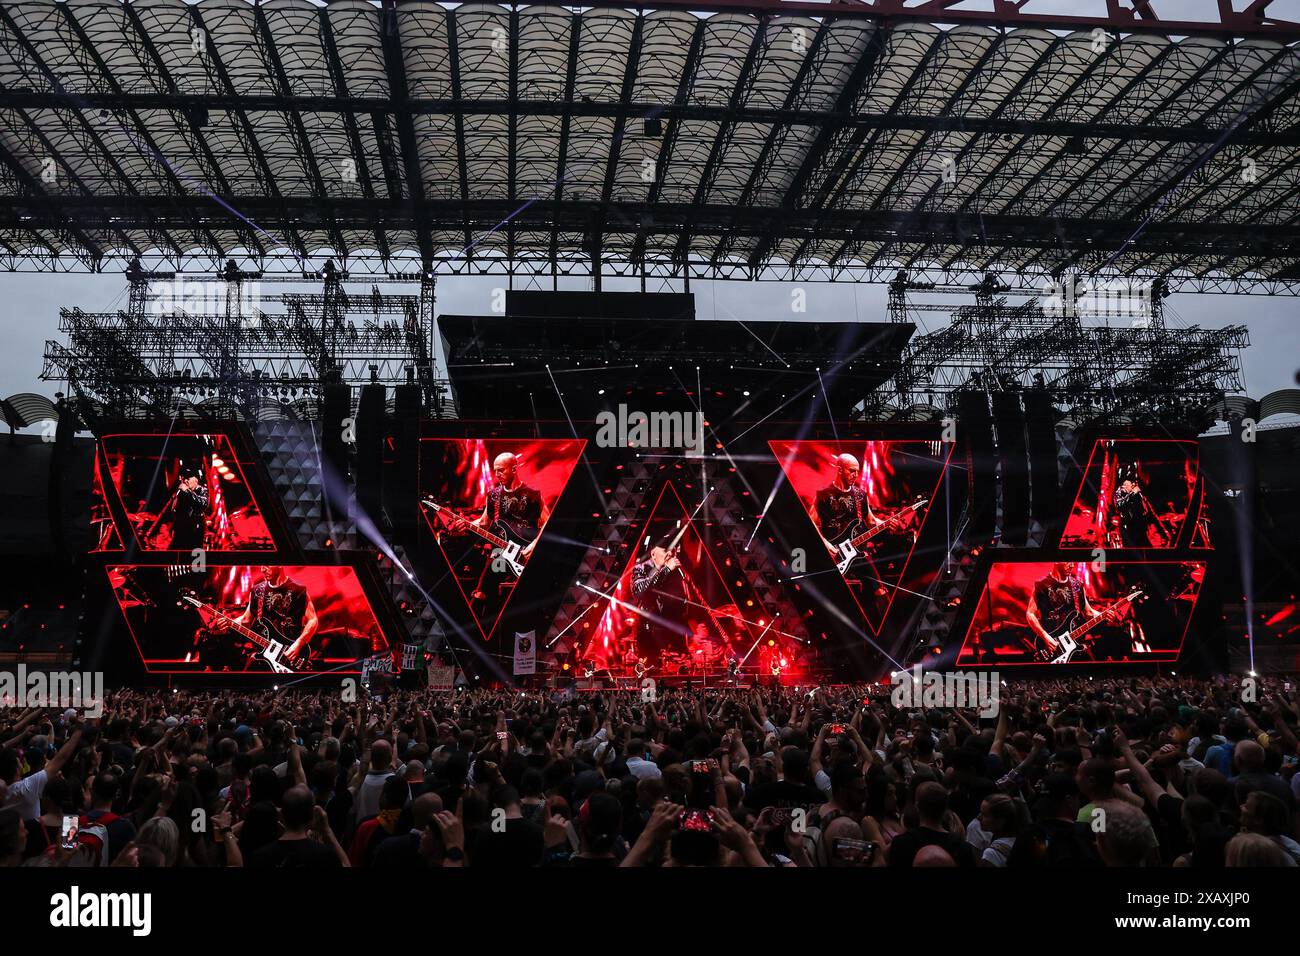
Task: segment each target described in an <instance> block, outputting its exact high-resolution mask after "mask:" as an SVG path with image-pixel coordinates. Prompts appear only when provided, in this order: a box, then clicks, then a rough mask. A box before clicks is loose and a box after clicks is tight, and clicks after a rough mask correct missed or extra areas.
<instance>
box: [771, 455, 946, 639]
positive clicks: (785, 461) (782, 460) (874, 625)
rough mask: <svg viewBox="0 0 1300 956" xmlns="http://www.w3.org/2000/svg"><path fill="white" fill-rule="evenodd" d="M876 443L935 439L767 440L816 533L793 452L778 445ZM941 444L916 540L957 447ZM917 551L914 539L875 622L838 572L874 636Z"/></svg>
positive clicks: (879, 629)
mask: <svg viewBox="0 0 1300 956" xmlns="http://www.w3.org/2000/svg"><path fill="white" fill-rule="evenodd" d="M875 444H884V445H908V444H924V445H931V444H934V440H933V439H928V438H897V439H895V438H878V439H860V440H855V441H852V442H844V441H840V442H835V441H821V440H817V439H772V440H770V441H768V443H767V445H768V448H769V449H770V450H771V452H772V456H773V457H774V458H776V460H777V464H779V465H780V466H781V473H782V474H783V475H784V476H785V480H786V481H787V482H788V483H789V485H790V489H791V491H793V492H794V494H795V497H796V498H798V499H799V504H800V508H801V510H802V511H803V513H804V517H805V518H806V519H807V520H808V524H809V525H810V526H811V527H812V528H813V531H814V533H815V532H816V525H814V524H813V520H812V515H811V514H810V513H809V511H808V506H807V504H806V503H805V502H804V499H803V496H802V495H801V494H799V490H798V489H797V488H796V487H795V482H794V479H793V478H792V477H791V474H790V468H789V467H788V465H789V462H790V461H791V460H792V457H791V455H790V454H787V455H785V456H782V454H781V453H780V452H779V451H778V450H777V448H778V446H781V447H783V448H787V449H791V450H795V451H797V449H798V447H799V446H801V445H822V446H827V447H833V448H837V449H846V450H847V451H848V453H849V454H853V455H855V456H856V455H859V454H861V447H859V446H863V445H866V446H871V445H875ZM940 444H941V447H942V448H944V449H945V454H944V456H943V461H942V463H941V464H940V468H939V474H938V476H937V477H936V479H935V483H934V487H933V488H932V489H930V493H929V495H928V498H929V504H927V505H926V506H925V507H924V508H922V509H920V510H921V519H920V521H919V522H918V523H917V539H918V540H919V537H920V533H921V531H922V530H923V529H924V527H925V522H926V519H928V518H929V516H930V509H931V508H932V507H933V506H934V502H935V498H936V496H937V495H938V493H939V489H940V487H942V485H943V479H944V475H945V474H947V471H948V465H949V464H950V463H951V461H952V452H953V447H954V445H953V443H952V442H942V443H940ZM846 446H852V447H848V448H846ZM836 453H837V454H838V453H842V452H836ZM824 551H825V549H820V552H821V553H824ZM915 552H916V541H915V540H914V541H913V542H912V547H911V548H910V549H909V550H908V552H907V558H906V559H905V560H904V561H903V566H902V567H901V568H900V569H899V571H898V577H897V578H896V579H895V580H894V581H892V582H889V583H888V589H889V593H888V595H887V596H886V598H885V609H884V611H883V612H881V614H880V619H879V620H878V621H873V620H872V619H871V615H870V614H869V613H868V612H867V609H866V608H865V607H863V604H862V602H861V601H859V600H858V596H857V595H856V594H854V593H853V589H852V588H851V587H849V585H848V582H847V581H844V577H843V575H839V574H838V572H837V576H838V577H839V579H840V580H841V581H843V582H844V588H845V590H846V591H848V592H849V596H850V597H852V598H853V603H854V604H856V605H857V607H858V611H859V612H860V613H861V614H862V619H863V621H865V622H866V624H867V627H869V628H870V629H871V632H872V634H875V635H878V634H880V632H881V630H882V629H883V628H884V626H885V622H886V621H887V620H889V611H890V609H891V608H892V607H893V605H894V597H895V596H896V595H897V593H898V586H899V584H900V583H901V582H902V581H903V579H904V578H906V577H907V570H908V568H909V567H910V566H911V564H912V555H913V554H914V553H915ZM828 560H829V559H828ZM868 560H870V558H868ZM831 569H832V570H834V565H831ZM874 577H875V578H876V579H877V580H878V581H879V582H880V583H881V584H882V585H883V584H886V582H885V580H884V578H882V577H880V575H879V574H877V575H874Z"/></svg>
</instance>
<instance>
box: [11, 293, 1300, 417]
mask: <svg viewBox="0 0 1300 956" xmlns="http://www.w3.org/2000/svg"><path fill="white" fill-rule="evenodd" d="M504 284H505V283H504V278H503V277H500V276H489V277H482V278H477V277H476V278H448V279H442V280H440V281H439V283H438V309H437V310H438V312H439V313H449V314H457V313H458V314H486V313H489V312H491V300H492V290H493V289H495V288H499V287H501V286H503V285H504ZM620 285H621V284H620V283H617V282H612V281H610V280H608V279H607V280H606V282H605V288H607V289H611V288H619V287H620ZM519 287H522V285H521V286H519ZM545 287H546V288H549V284H548V285H547V286H545ZM567 287H569V288H576V289H581V288H590V283H589V281H583V280H574V281H571V282H570V283H569V284H568V286H567ZM627 287H628V288H635V286H634V285H631V284H629V285H628V286H627ZM285 288H286V287H285V286H282V285H279V284H276V285H273V286H272V285H264V286H263V291H266V292H272V291H276V292H278V291H282V290H284V289H285ZM650 288H651V289H652V290H653V288H654V287H653V286H650ZM800 288H802V289H804V290H805V291H806V294H807V307H808V311H807V313H806V314H804V315H795V314H793V313H792V311H791V290H792V289H793V286H792V285H790V284H787V283H777V282H761V283H751V282H699V281H697V282H693V283H692V284H691V291H692V292H694V293H695V296H696V310H697V315H698V317H699V318H701V319H711V318H718V319H730V320H735V319H739V320H741V321H746V322H749V321H776V320H782V319H785V320H793V319H812V320H820V321H831V322H851V321H862V322H883V321H885V289H884V287H883V286H879V285H858V286H854V285H852V284H849V283H833V284H832V283H824V282H810V283H804V284H802V285H801V286H800ZM384 289H385V291H392V292H397V291H409V292H414V291H416V288H415V287H414V286H411V287H410V288H409V289H408V288H407V287H405V286H397V285H388V286H385V287H384ZM951 298H953V301H954V302H958V301H966V300H964V299H961V298H957V297H951ZM0 301H2V302H3V303H4V308H5V312H6V314H7V320H6V321H4V322H0V396H6V397H7V396H9V395H13V394H15V393H17V392H37V393H39V394H42V395H46V396H53V394H54V392H55V390H56V388H57V387H58V386H56V385H55V384H54V383H50V382H42V381H39V375H40V371H41V355H42V351H43V348H44V343H45V340H46V339H47V338H55V339H57V338H60V336H59V334H58V317H59V308H60V307H72V306H79V307H81V308H83V309H85V310H87V311H115V310H117V309H123V308H125V307H126V280H125V279H124V278H123V277H122V275H121V274H120V273H115V274H106V275H66V274H65V275H41V274H30V273H0ZM1166 310H1167V315H1168V318H1169V324H1170V325H1171V326H1179V325H1199V326H1202V327H1204V328H1217V327H1221V326H1224V325H1230V324H1242V325H1245V326H1246V327H1247V329H1248V330H1249V331H1250V338H1251V347H1250V348H1249V349H1247V350H1246V351H1245V353H1244V355H1243V364H1244V366H1245V384H1246V393H1247V394H1248V395H1250V396H1251V397H1252V398H1260V397H1261V396H1263V395H1265V394H1267V393H1268V392H1271V391H1274V390H1276V389H1279V388H1286V387H1292V386H1294V385H1296V378H1295V376H1296V372H1297V369H1300V300H1297V299H1296V298H1293V297H1289V296H1263V295H1217V294H1199V295H1197V294H1178V295H1174V296H1171V297H1170V298H1169V299H1168V300H1166ZM267 311H273V310H272V309H270V308H269V307H268V309H267ZM920 318H921V319H922V320H923V321H928V322H930V323H935V325H932V326H931V329H932V330H933V328H934V327H937V325H938V323H939V320H940V316H939V315H938V314H936V313H921V314H920Z"/></svg>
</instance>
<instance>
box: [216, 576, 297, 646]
mask: <svg viewBox="0 0 1300 956" xmlns="http://www.w3.org/2000/svg"><path fill="white" fill-rule="evenodd" d="M260 570H261V572H262V580H261V581H258V582H257V583H256V584H254V585H253V589H252V591H251V592H249V595H248V606H247V607H246V608H244V613H243V614H241V615H239V617H236V618H226V617H224V616H216V617H213V619H212V621H211V622H210V623H209V625H208V626H209V628H210V629H211V630H212V631H213V633H216V634H221V633H223V632H225V631H228V630H230V629H231V626H232V624H239V625H242V626H244V627H254V628H257V627H258V626H259V625H261V624H263V623H266V624H269V625H270V626H271V627H272V628H273V633H276V634H279V635H281V636H282V637H283V638H284V639H285V640H287V641H292V642H293V643H291V644H290V645H289V647H288V649H287V650H286V651H285V652H284V655H283V657H284V660H285V661H287V662H288V663H289V664H295V663H297V662H298V660H299V658H302V657H303V656H304V655H305V653H306V651H307V646H308V644H310V643H311V638H312V635H313V634H315V633H316V629H317V628H318V627H319V626H320V619H319V618H318V617H317V616H316V605H315V604H313V603H312V600H311V595H309V594H308V593H307V589H306V588H305V587H303V586H302V585H301V584H299V583H298V582H297V581H294V580H293V579H292V578H290V577H289V575H287V574H285V571H284V568H282V567H276V566H269V565H263V566H262V567H261V569H260Z"/></svg>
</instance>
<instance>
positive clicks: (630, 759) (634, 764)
mask: <svg viewBox="0 0 1300 956" xmlns="http://www.w3.org/2000/svg"><path fill="white" fill-rule="evenodd" d="M627 772H628V773H630V774H631V775H632V776H634V777H636V779H637V780H649V779H652V778H655V777H662V776H663V772H662V771H661V770H660V769H659V765H658V764H656V763H655V762H654V761H652V760H647V759H646V749H645V741H644V740H640V739H635V738H634V739H633V740H631V741H630V742H629V743H628V745H627Z"/></svg>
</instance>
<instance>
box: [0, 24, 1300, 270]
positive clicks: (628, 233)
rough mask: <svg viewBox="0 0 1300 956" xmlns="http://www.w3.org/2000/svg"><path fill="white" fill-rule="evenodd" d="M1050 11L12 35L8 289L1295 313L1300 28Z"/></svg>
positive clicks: (30, 29)
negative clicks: (931, 287) (751, 295)
mask: <svg viewBox="0 0 1300 956" xmlns="http://www.w3.org/2000/svg"><path fill="white" fill-rule="evenodd" d="M1087 5H1088V4H1087V3H1086V2H1085V0H1080V6H1081V7H1083V6H1087ZM1034 6H1035V4H1034V0H1021V2H1019V3H1015V4H1013V3H1010V2H1009V0H983V2H979V0H968V2H967V3H963V4H962V6H961V8H960V9H954V7H955V0H928V2H926V3H923V4H920V5H915V4H914V5H913V6H911V7H907V8H904V7H903V5H902V2H901V0H875V2H860V3H835V4H829V3H820V4H819V3H812V2H779V0H753V2H743V0H711V2H704V3H686V2H682V0H676V2H674V0H658V2H651V3H646V4H642V5H640V6H639V7H638V8H637V9H626V8H623V7H620V6H618V5H616V4H608V3H600V2H595V3H590V4H588V5H586V6H584V7H582V8H570V7H565V6H560V5H557V4H534V5H529V6H517V7H505V6H489V5H479V4H465V5H461V6H457V7H454V8H450V9H449V8H447V7H445V6H442V5H439V4H437V3H431V2H413V3H398V4H395V5H394V4H392V3H390V2H387V0H386V2H384V4H383V5H382V6H381V5H380V4H378V3H371V2H363V0H335V2H330V3H328V4H323V5H321V4H313V3H309V2H306V0H270V2H266V3H261V4H258V5H253V4H250V3H248V2H246V0H202V2H199V3H194V4H186V3H183V2H180V0H134V2H129V3H121V2H116V0H71V2H60V3H53V2H49V0H6V2H2V3H0V265H3V266H5V267H8V268H11V269H66V268H93V269H99V268H104V267H106V266H107V265H108V264H109V263H110V262H111V261H112V260H115V259H129V258H132V257H135V256H137V255H138V256H140V257H141V258H142V260H143V261H144V262H145V263H146V264H147V265H152V266H153V267H155V268H158V267H167V268H185V269H208V268H213V267H214V265H215V263H217V262H220V261H222V260H224V259H226V258H227V257H234V258H236V259H239V260H240V261H241V262H245V263H252V264H253V265H254V266H255V267H258V268H266V269H274V268H277V267H281V268H284V269H286V270H291V271H297V270H299V269H302V270H304V271H307V270H314V269H315V268H318V267H319V265H320V263H321V262H322V261H323V260H324V259H325V258H326V257H332V258H335V259H339V260H342V261H343V262H345V263H346V265H347V267H348V269H350V270H351V271H353V272H358V271H367V270H373V271H378V272H389V273H406V274H415V273H418V272H419V271H420V269H421V267H422V265H429V266H432V267H434V268H435V269H436V271H437V272H438V273H440V274H444V273H475V272H504V271H508V270H509V271H515V272H516V273H536V274H540V275H551V274H552V272H553V271H555V272H559V273H560V274H568V273H574V274H586V273H587V272H589V271H591V270H592V267H593V263H594V262H596V261H597V260H599V262H600V268H601V269H602V270H603V271H604V272H605V273H606V274H623V275H639V274H642V273H643V272H644V273H646V274H649V275H650V276H669V275H674V276H680V275H682V274H683V269H686V270H688V271H689V274H690V275H693V276H708V277H735V278H795V279H816V278H846V279H870V280H878V279H887V278H892V276H893V274H894V272H895V270H897V269H898V268H900V267H906V268H908V269H909V270H911V271H912V274H913V275H914V276H925V275H927V274H928V275H929V276H931V277H939V278H941V279H944V280H956V281H965V279H967V278H970V277H978V276H981V275H983V273H984V272H985V271H986V270H994V271H999V272H1003V273H1005V274H1009V275H1012V276H1014V277H1017V278H1018V279H1019V281H1020V282H1022V283H1025V284H1035V283H1036V282H1037V281H1038V279H1039V278H1041V277H1044V276H1046V275H1048V274H1050V273H1062V272H1064V273H1075V272H1077V273H1082V274H1124V275H1130V276H1141V277H1150V276H1157V275H1167V276H1171V277H1172V278H1173V283H1172V284H1173V286H1174V287H1175V288H1178V287H1182V288H1189V287H1190V288H1199V289H1231V290H1241V291H1249V290H1251V289H1262V290H1267V291H1285V292H1297V291H1300V223H1298V222H1297V214H1298V213H1300V200H1298V199H1297V194H1298V192H1300V148H1297V147H1300V98H1298V93H1300V48H1298V47H1297V40H1298V38H1300V28H1297V26H1296V25H1294V24H1288V23H1284V22H1279V21H1275V20H1270V19H1268V18H1267V17H1266V15H1265V12H1264V11H1265V7H1266V6H1267V4H1266V3H1264V2H1261V0H1254V2H1252V3H1251V4H1250V6H1249V8H1248V9H1247V10H1246V11H1244V12H1237V13H1233V12H1232V11H1231V10H1230V9H1229V7H1230V4H1229V3H1228V2H1227V0H1220V2H1219V4H1218V6H1219V8H1220V13H1219V19H1217V20H1215V21H1214V22H1211V23H1183V22H1170V21H1166V20H1158V19H1153V16H1154V12H1153V10H1152V7H1153V6H1154V4H1153V3H1149V2H1142V0H1139V2H1135V3H1134V4H1133V6H1134V7H1136V10H1135V9H1132V8H1130V7H1128V6H1123V7H1122V6H1121V3H1120V0H1108V2H1106V3H1105V4H1104V6H1103V7H1102V11H1103V14H1102V15H1100V16H1095V17H1091V18H1089V17H1086V16H1076V17H1065V16H1059V15H1045V14H1044V15H1038V14H1034V13H1033V9H1034ZM1092 6H1098V4H1096V3H1093V4H1092ZM1162 6H1168V7H1169V9H1174V6H1173V5H1162ZM972 7H974V8H977V9H972Z"/></svg>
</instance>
